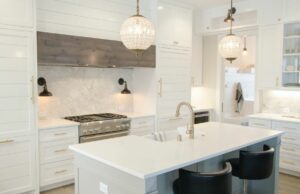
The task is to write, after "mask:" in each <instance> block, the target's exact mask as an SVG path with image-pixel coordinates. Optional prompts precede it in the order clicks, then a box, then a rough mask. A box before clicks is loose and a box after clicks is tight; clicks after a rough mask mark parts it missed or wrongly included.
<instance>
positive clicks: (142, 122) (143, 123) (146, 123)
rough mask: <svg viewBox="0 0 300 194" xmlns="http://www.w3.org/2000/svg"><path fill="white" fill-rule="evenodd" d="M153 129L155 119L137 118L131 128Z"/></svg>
mask: <svg viewBox="0 0 300 194" xmlns="http://www.w3.org/2000/svg"><path fill="white" fill-rule="evenodd" d="M143 127H153V128H154V117H147V118H136V119H132V120H131V128H133V129H135V128H143Z"/></svg>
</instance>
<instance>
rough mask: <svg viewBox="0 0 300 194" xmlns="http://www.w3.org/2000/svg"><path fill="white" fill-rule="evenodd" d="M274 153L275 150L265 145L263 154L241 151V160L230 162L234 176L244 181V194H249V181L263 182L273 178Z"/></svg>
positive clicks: (231, 160) (236, 159) (235, 159)
mask: <svg viewBox="0 0 300 194" xmlns="http://www.w3.org/2000/svg"><path fill="white" fill-rule="evenodd" d="M274 153H275V149H274V148H272V147H269V146H267V145H264V148H263V151H261V152H247V151H240V158H234V159H230V160H228V162H230V164H231V166H232V174H233V176H236V177H238V178H240V179H243V180H244V194H247V192H248V189H247V188H248V180H261V179H266V178H269V177H270V176H271V174H272V171H273V160H274Z"/></svg>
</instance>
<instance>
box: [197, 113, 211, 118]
mask: <svg viewBox="0 0 300 194" xmlns="http://www.w3.org/2000/svg"><path fill="white" fill-rule="evenodd" d="M201 117H209V114H208V113H206V114H198V115H197V114H195V118H201Z"/></svg>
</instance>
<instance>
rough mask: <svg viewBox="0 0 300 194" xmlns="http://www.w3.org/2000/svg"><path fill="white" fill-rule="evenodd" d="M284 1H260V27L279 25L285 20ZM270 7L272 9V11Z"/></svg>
mask: <svg viewBox="0 0 300 194" xmlns="http://www.w3.org/2000/svg"><path fill="white" fill-rule="evenodd" d="M283 1H284V0H263V1H260V2H259V4H260V9H259V15H260V18H261V20H260V25H271V24H278V23H280V22H282V20H283ZM270 5H272V8H271V9H270Z"/></svg>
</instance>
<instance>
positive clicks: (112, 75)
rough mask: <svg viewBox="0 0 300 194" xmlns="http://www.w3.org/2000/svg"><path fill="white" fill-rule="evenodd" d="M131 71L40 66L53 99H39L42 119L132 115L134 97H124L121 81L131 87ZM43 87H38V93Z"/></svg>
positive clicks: (40, 73)
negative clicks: (89, 115)
mask: <svg viewBox="0 0 300 194" xmlns="http://www.w3.org/2000/svg"><path fill="white" fill-rule="evenodd" d="M132 73H133V72H132V70H131V69H99V68H84V67H39V70H38V75H39V77H44V78H46V80H47V85H48V90H49V91H50V92H52V94H53V96H52V97H39V118H41V119H42V118H59V117H65V116H72V115H81V114H91V113H103V112H130V111H132V109H133V98H132V95H122V94H120V91H121V90H122V89H123V88H124V87H123V86H120V85H119V84H118V79H119V78H121V77H122V78H124V79H125V80H126V81H127V82H128V86H129V89H131V88H130V86H132V84H131V83H132ZM41 90H42V87H40V86H39V92H41Z"/></svg>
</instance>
